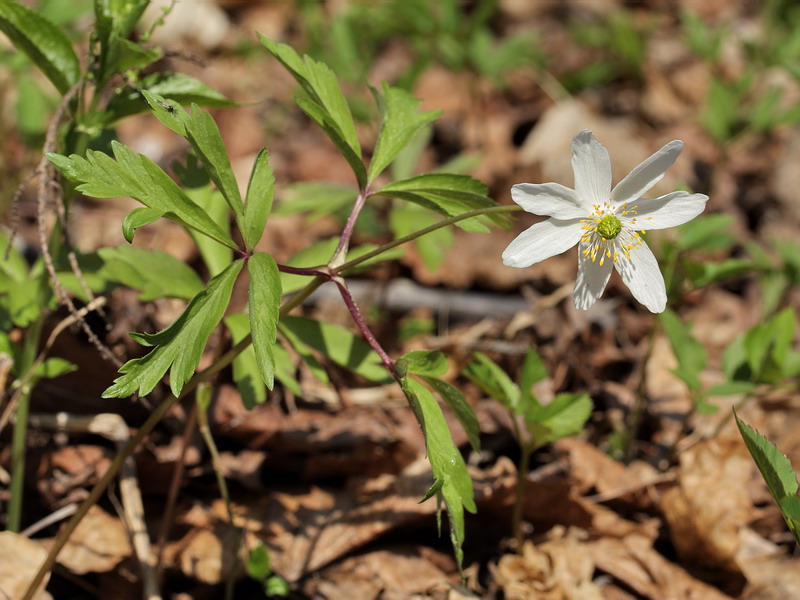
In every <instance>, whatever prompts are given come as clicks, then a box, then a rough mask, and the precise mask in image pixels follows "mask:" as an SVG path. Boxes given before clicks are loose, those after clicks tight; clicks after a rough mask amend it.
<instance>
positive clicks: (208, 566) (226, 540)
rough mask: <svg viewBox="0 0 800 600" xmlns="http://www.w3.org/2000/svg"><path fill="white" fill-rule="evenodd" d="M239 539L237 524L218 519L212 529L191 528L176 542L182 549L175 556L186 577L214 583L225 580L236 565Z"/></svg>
mask: <svg viewBox="0 0 800 600" xmlns="http://www.w3.org/2000/svg"><path fill="white" fill-rule="evenodd" d="M240 541H241V538H240V536H239V535H238V533H237V531H236V530H235V529H234V528H232V527H231V526H230V525H229V524H227V523H224V522H217V523H215V527H214V528H213V529H195V530H193V531H190V532H189V533H188V534H187V535H186V537H185V538H183V540H181V541H180V542H178V543H177V546H178V547H180V550H179V551H178V554H177V557H176V558H175V560H176V562H177V563H178V566H179V567H180V569H181V571H182V572H183V574H184V575H186V576H187V577H192V578H194V579H197V580H198V581H201V582H203V583H207V584H210V585H214V584H217V583H220V582H222V581H225V580H226V579H227V577H228V575H229V574H230V572H231V570H232V569H233V567H234V565H235V562H236V561H235V557H236V550H237V548H239V543H240ZM171 551H174V547H173V548H172V549H171ZM171 553H172V552H170V554H171Z"/></svg>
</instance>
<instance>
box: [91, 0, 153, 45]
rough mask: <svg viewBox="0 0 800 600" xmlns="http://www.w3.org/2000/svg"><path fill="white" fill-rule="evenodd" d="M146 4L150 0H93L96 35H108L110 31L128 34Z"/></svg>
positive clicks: (121, 34)
mask: <svg viewBox="0 0 800 600" xmlns="http://www.w3.org/2000/svg"><path fill="white" fill-rule="evenodd" d="M148 4H150V0H94V14H95V20H96V25H95V27H96V29H97V34H98V36H100V37H108V35H109V34H110V33H111V32H114V33H116V34H117V35H119V36H120V37H123V38H124V37H127V36H129V35H130V34H131V33H132V32H133V29H134V27H136V23H138V22H139V18H140V17H141V16H142V13H143V12H144V10H145V9H146V8H147V5H148Z"/></svg>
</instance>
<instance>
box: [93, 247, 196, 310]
mask: <svg viewBox="0 0 800 600" xmlns="http://www.w3.org/2000/svg"><path fill="white" fill-rule="evenodd" d="M97 253H98V255H99V256H100V258H102V259H103V263H104V264H103V266H102V268H101V269H100V272H99V275H100V276H102V277H104V278H105V279H108V280H110V281H116V282H118V283H121V284H123V285H126V286H128V287H131V288H133V289H137V290H140V292H141V293H140V294H139V299H140V300H142V301H143V302H145V301H147V300H154V299H156V298H183V299H185V300H191V299H192V298H194V297H195V296H196V295H197V294H198V293H200V291H202V289H203V287H204V286H203V282H202V280H201V279H200V277H199V276H198V275H197V273H195V272H194V270H192V268H191V267H189V266H188V265H187V264H186V263H184V262H183V261H181V260H178V259H177V258H175V257H174V256H172V255H171V254H169V253H167V252H164V251H162V250H146V249H144V248H134V247H131V246H117V247H115V248H101V249H100V250H98V252H97Z"/></svg>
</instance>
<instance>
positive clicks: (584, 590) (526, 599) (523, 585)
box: [490, 527, 603, 600]
mask: <svg viewBox="0 0 800 600" xmlns="http://www.w3.org/2000/svg"><path fill="white" fill-rule="evenodd" d="M587 537H588V535H587V533H586V532H585V531H583V530H580V529H574V528H569V529H565V528H564V527H556V528H554V529H553V530H551V532H550V533H549V535H548V539H547V541H545V542H543V543H540V544H536V545H534V544H533V543H531V542H525V544H524V545H523V547H522V554H521V555H517V554H506V555H505V556H503V557H502V558H501V559H500V560H499V561H498V563H497V566H493V565H490V569H491V571H492V573H493V575H494V577H495V580H496V581H497V583H499V584H500V586H501V587H502V588H503V593H504V596H505V598H507V599H508V600H534V599H535V600H601V599H602V598H603V594H602V592H601V591H600V588H599V587H597V586H596V585H595V584H594V583H593V582H592V574H593V573H594V562H593V561H592V558H591V556H590V554H589V551H588V549H587V547H586V544H585V543H584V542H585V540H586V538H587Z"/></svg>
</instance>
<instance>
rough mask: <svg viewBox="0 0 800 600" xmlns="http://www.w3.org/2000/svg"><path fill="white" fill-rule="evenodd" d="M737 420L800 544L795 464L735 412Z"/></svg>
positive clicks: (763, 475) (743, 436)
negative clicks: (793, 468) (793, 466)
mask: <svg viewBox="0 0 800 600" xmlns="http://www.w3.org/2000/svg"><path fill="white" fill-rule="evenodd" d="M734 417H735V418H736V425H737V426H738V427H739V432H740V433H741V434H742V438H743V439H744V443H745V444H746V445H747V449H748V450H749V451H750V456H752V457H753V460H754V461H755V463H756V466H757V467H758V470H759V471H760V472H761V476H762V477H763V478H764V481H765V482H766V484H767V488H768V489H769V493H770V494H771V495H772V497H773V498H774V499H775V502H776V503H777V504H778V507H779V508H780V509H781V514H783V517H784V519H785V520H786V524H787V525H788V526H789V529H790V530H791V531H792V534H793V535H794V537H795V540H797V543H798V544H800V523H798V522H797V521H796V519H797V516H798V515H797V504H796V502H797V500H789V499H790V498H795V497H796V494H797V487H798V486H797V477H796V476H795V473H794V470H792V463H791V462H790V461H789V459H788V458H787V457H786V455H785V454H782V453H781V452H780V451H779V450H778V449H777V448H776V447H775V445H774V444H773V443H772V442H770V441H769V440H768V439H767V438H765V437H764V436H763V435H761V434H760V433H759V432H758V431H756V430H755V429H753V428H752V427H750V426H749V425H748V424H747V423H745V422H744V421H742V420H741V419H740V418H739V415H737V414H736V412H735V411H734ZM785 511H786V512H785ZM787 512H788V513H789V514H787Z"/></svg>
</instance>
